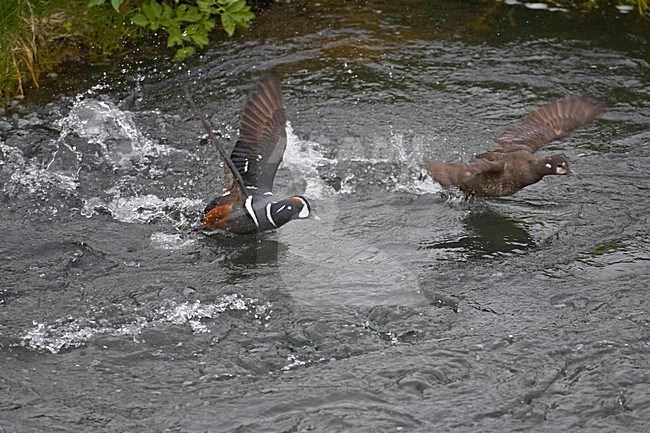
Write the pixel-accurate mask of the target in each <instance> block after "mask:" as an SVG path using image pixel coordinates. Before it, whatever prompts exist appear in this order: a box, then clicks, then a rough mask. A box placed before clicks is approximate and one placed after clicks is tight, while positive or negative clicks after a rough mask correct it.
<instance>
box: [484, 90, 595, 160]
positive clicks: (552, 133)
mask: <svg viewBox="0 0 650 433" xmlns="http://www.w3.org/2000/svg"><path fill="white" fill-rule="evenodd" d="M603 111H604V107H603V106H602V105H600V104H599V103H597V102H594V101H592V100H590V99H588V98H585V97H583V96H572V97H570V98H567V99H562V100H559V101H551V102H549V103H547V104H546V105H543V106H542V107H540V108H538V109H536V110H534V111H533V112H531V113H530V114H529V115H528V116H526V117H525V118H524V119H522V120H521V121H520V122H518V123H517V124H515V125H513V126H511V127H509V128H507V129H506V130H505V131H503V133H501V135H500V136H499V138H497V139H496V140H495V141H496V142H497V144H499V146H500V147H496V148H493V149H490V151H491V152H510V151H512V150H528V151H529V152H531V153H535V152H537V151H538V150H539V149H541V148H542V147H544V145H545V144H547V143H549V142H551V141H553V140H555V139H557V138H559V137H562V136H563V135H566V134H568V133H570V132H571V131H573V130H574V129H577V128H580V127H581V126H584V125H586V124H587V123H589V122H591V121H592V120H594V119H595V118H596V117H597V116H599V115H600V114H601V113H602V112H603Z"/></svg>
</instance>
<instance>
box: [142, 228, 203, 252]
mask: <svg viewBox="0 0 650 433" xmlns="http://www.w3.org/2000/svg"><path fill="white" fill-rule="evenodd" d="M149 239H150V240H151V245H152V246H153V247H154V248H156V249H159V250H182V249H183V248H186V247H188V246H190V245H192V244H193V243H195V242H196V239H191V238H187V237H184V236H182V235H181V234H180V233H162V232H156V233H152V234H151V236H150V237H149Z"/></svg>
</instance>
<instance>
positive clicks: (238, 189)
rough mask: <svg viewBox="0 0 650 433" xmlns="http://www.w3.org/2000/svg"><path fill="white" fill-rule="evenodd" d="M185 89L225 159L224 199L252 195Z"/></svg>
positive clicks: (189, 100)
mask: <svg viewBox="0 0 650 433" xmlns="http://www.w3.org/2000/svg"><path fill="white" fill-rule="evenodd" d="M184 90H185V97H186V98H187V101H188V102H189V104H190V106H191V107H192V110H193V111H194V115H195V116H196V117H197V118H198V119H199V120H200V121H201V124H202V125H203V129H204V130H205V132H206V133H207V134H208V137H210V140H211V141H212V142H213V143H214V146H215V147H216V149H217V153H219V156H220V157H221V159H222V160H223V166H224V170H225V172H226V176H225V184H226V187H225V188H224V190H225V193H224V195H223V200H224V201H227V202H234V201H238V200H240V199H241V200H243V199H245V198H246V197H247V196H249V195H250V193H249V192H248V191H247V189H246V186H245V183H244V179H243V178H242V176H241V175H240V174H239V171H238V170H237V167H236V166H235V164H234V163H233V162H232V161H231V159H230V157H229V156H228V154H227V153H226V150H225V149H224V147H223V144H221V141H219V139H218V138H217V137H216V135H214V132H213V131H212V126H211V125H210V122H208V120H207V119H206V118H205V116H204V115H203V113H201V112H200V111H199V109H198V107H197V106H196V103H195V102H194V98H192V93H191V92H190V90H189V89H188V88H187V87H184ZM219 199H221V197H217V198H216V199H215V200H213V202H215V201H217V200H219ZM211 205H213V203H211V204H210V205H208V208H206V212H207V211H208V210H209V208H211ZM212 207H214V206H212Z"/></svg>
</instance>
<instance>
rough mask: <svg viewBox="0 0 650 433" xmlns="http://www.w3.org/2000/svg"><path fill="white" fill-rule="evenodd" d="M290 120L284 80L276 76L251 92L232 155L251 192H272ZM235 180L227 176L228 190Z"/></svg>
mask: <svg viewBox="0 0 650 433" xmlns="http://www.w3.org/2000/svg"><path fill="white" fill-rule="evenodd" d="M286 123H287V118H286V115H285V113H284V105H283V102H282V91H281V89H280V81H279V80H278V78H277V77H276V76H275V75H274V74H269V75H267V76H266V77H264V78H263V79H262V81H261V82H260V83H259V85H258V86H257V88H256V89H255V90H254V91H253V92H252V93H251V95H250V97H249V98H248V102H247V103H246V106H245V107H244V111H243V113H242V117H241V126H240V129H239V131H240V135H239V139H238V140H237V143H236V144H235V147H234V149H233V150H232V153H231V155H230V159H231V160H232V162H233V164H234V166H235V167H236V168H237V171H238V173H239V174H240V175H241V178H242V179H243V181H244V185H245V187H246V188H247V189H249V190H251V189H253V190H256V191H257V192H258V193H264V192H270V191H272V189H273V180H274V179H275V173H276V172H277V170H278V166H279V165H280V162H282V158H283V156H284V151H285V149H286V147H287V132H286V129H285V126H286ZM228 182H231V183H232V179H229V178H228V176H226V189H228Z"/></svg>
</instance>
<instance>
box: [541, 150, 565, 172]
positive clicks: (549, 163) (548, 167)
mask: <svg viewBox="0 0 650 433" xmlns="http://www.w3.org/2000/svg"><path fill="white" fill-rule="evenodd" d="M543 162H544V174H545V175H549V174H556V175H564V174H569V173H571V167H570V166H569V161H567V159H566V158H565V157H564V155H551V156H547V157H546V158H544V161H543Z"/></svg>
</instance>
